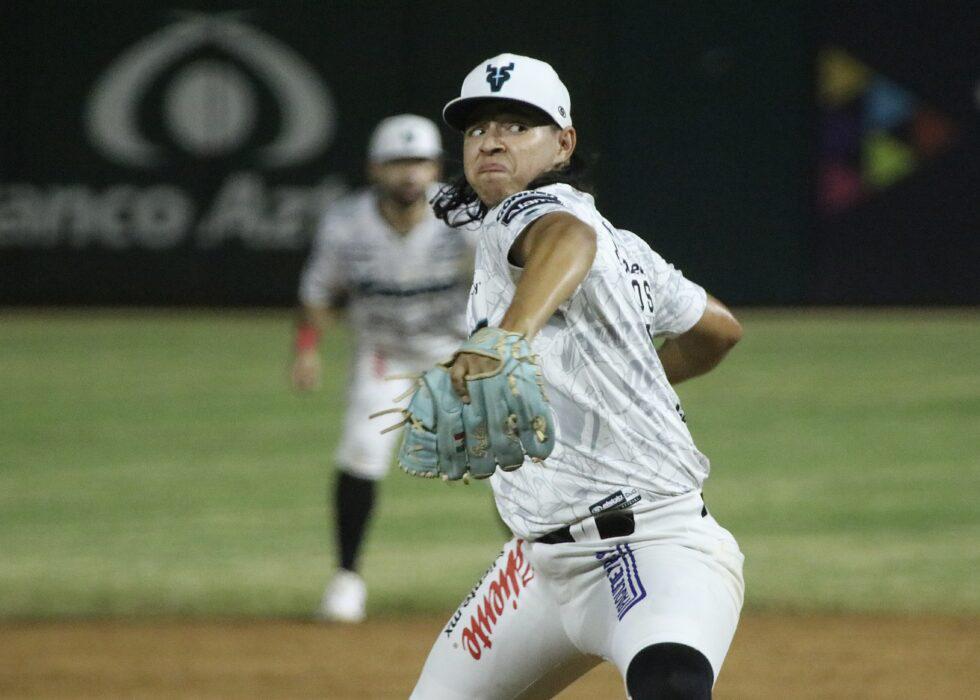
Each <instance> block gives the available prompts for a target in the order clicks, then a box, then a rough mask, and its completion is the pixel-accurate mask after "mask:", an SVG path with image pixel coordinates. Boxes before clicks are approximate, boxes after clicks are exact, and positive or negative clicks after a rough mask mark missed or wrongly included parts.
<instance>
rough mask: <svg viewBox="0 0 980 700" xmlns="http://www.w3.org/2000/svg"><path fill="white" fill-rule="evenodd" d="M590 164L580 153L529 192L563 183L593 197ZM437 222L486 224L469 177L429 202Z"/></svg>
mask: <svg viewBox="0 0 980 700" xmlns="http://www.w3.org/2000/svg"><path fill="white" fill-rule="evenodd" d="M589 170H590V168H589V163H588V162H587V161H586V159H585V158H584V157H582V156H580V155H579V154H578V153H573V154H572V157H571V158H570V159H569V161H568V164H567V165H566V166H565V167H564V168H559V169H557V170H549V171H548V172H546V173H542V174H541V175H540V176H539V177H537V178H536V179H535V180H533V181H531V182H530V183H529V184H528V186H527V189H529V190H534V189H537V188H538V187H544V186H546V185H556V184H558V183H564V184H566V185H571V186H572V187H574V188H575V189H577V190H581V191H582V192H588V193H590V194H591V193H592V184H591V182H590V181H589ZM429 204H431V205H432V211H433V212H435V215H436V218H439V219H442V220H443V221H445V222H446V225H447V226H452V227H454V228H458V227H460V226H465V225H466V224H470V223H473V222H476V221H483V217H485V216H486V215H487V212H488V211H489V209H488V208H487V205H486V204H484V203H483V202H481V201H480V197H479V196H478V195H477V194H476V190H474V189H473V188H472V187H471V186H470V183H469V182H467V181H466V175H464V174H460V175H458V176H456V177H455V178H453V179H452V180H451V181H450V182H449V183H448V184H446V185H443V186H442V187H441V188H440V189H439V191H438V192H436V196H435V197H433V198H432V199H431V200H429Z"/></svg>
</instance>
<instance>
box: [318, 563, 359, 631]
mask: <svg viewBox="0 0 980 700" xmlns="http://www.w3.org/2000/svg"><path fill="white" fill-rule="evenodd" d="M366 604H367V586H365V585H364V579H362V578H361V577H360V576H358V575H357V574H356V573H354V572H353V571H347V570H346V569H340V570H338V571H337V573H336V574H334V577H333V578H332V579H330V582H329V583H328V584H327V587H326V589H325V590H324V591H323V598H322V599H321V600H320V607H319V608H318V609H317V611H316V618H317V619H318V620H323V621H326V622H361V621H363V620H364V615H365V607H366Z"/></svg>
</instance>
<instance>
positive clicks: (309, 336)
mask: <svg viewBox="0 0 980 700" xmlns="http://www.w3.org/2000/svg"><path fill="white" fill-rule="evenodd" d="M319 344H320V331H319V330H317V329H316V328H314V327H313V326H311V325H310V324H308V323H303V324H301V325H299V326H297V327H296V352H303V351H304V350H316V347H317V345H319Z"/></svg>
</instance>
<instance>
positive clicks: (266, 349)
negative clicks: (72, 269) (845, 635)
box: [0, 311, 980, 617]
mask: <svg viewBox="0 0 980 700" xmlns="http://www.w3.org/2000/svg"><path fill="white" fill-rule="evenodd" d="M742 317H743V320H744V325H745V329H746V335H745V339H744V341H743V342H742V344H741V345H740V346H739V347H738V348H737V349H736V351H735V353H734V354H733V356H732V357H731V358H730V359H729V360H728V361H727V362H726V363H725V364H724V365H723V366H722V367H721V368H719V369H718V370H717V371H716V372H715V373H714V374H712V375H710V376H708V377H705V378H702V379H699V380H695V381H693V382H691V383H689V384H686V385H683V386H682V387H681V389H682V391H681V395H682V398H683V400H684V406H685V410H686V412H687V415H688V423H689V425H690V427H691V429H692V432H693V433H694V436H695V439H696V440H697V442H698V444H699V445H700V447H701V448H702V450H703V451H705V452H706V453H707V454H708V455H709V456H710V457H711V458H712V462H713V465H714V471H713V475H712V478H711V480H710V481H709V482H708V485H707V488H706V491H705V495H706V498H707V501H708V504H709V507H710V508H711V509H712V511H713V512H714V514H715V515H716V517H718V519H719V520H720V521H721V522H722V523H723V524H724V525H726V526H727V527H728V528H729V529H731V530H732V531H733V532H734V533H735V535H736V536H737V537H738V539H739V541H740V542H741V544H742V549H743V551H744V552H745V554H746V557H747V563H746V577H747V585H748V591H747V604H748V605H749V606H752V607H754V608H791V609H806V610H827V609H834V610H859V611H875V610H891V611H940V612H970V613H978V612H980V587H978V586H976V585H975V578H976V571H978V570H980V515H978V509H977V508H976V505H975V501H976V494H977V493H978V492H980V437H978V426H980V315H978V314H977V313H976V312H969V311H967V312H956V313H949V312H946V313H944V312H938V311H916V312H871V313H846V312H751V313H750V312H745V313H744V314H742ZM289 336H290V320H289V317H288V315H287V314H286V313H270V312H260V313H255V314H248V313H244V312H236V313H231V314H227V313H226V314H220V313H213V314H212V313H190V314H185V313H178V312H171V313H162V312H155V311H153V312H145V313H137V312H98V313H95V312H82V311H78V312H67V311H66V312H56V313H52V312H36V313H28V312H5V313H2V314H0V446H2V447H0V616H2V617H11V616H17V617H22V616H39V617H44V616H61V615H102V614H185V613H202V614H219V615H238V614H246V615H305V614H307V613H308V612H309V611H310V610H311V609H312V608H313V606H314V605H315V603H316V601H317V599H318V596H319V594H320V591H321V588H322V585H323V582H324V580H325V578H326V576H327V575H328V573H329V571H330V566H331V553H330V548H331V540H330V532H329V530H328V528H327V525H326V519H325V515H324V503H325V500H326V498H325V493H326V484H327V481H328V474H329V466H330V461H331V459H330V457H331V453H332V451H333V448H334V446H335V444H336V441H337V439H338V432H339V426H340V420H341V416H342V412H343V410H344V400H343V391H344V385H345V381H346V378H345V370H344V367H345V363H346V359H347V356H348V349H347V338H346V336H344V337H334V338H332V339H330V341H329V342H328V343H327V344H326V347H325V354H326V356H327V365H328V367H329V368H330V369H331V371H330V372H329V373H328V375H327V378H326V383H325V387H324V389H323V390H322V391H321V392H319V393H318V394H316V395H312V396H298V395H296V394H293V393H292V392H290V391H289V390H288V389H287V383H286V377H287V364H288V360H289ZM501 541H502V535H501V532H500V529H499V526H498V525H497V524H496V522H495V519H494V516H493V514H492V511H491V506H490V495H489V492H488V489H486V487H485V485H481V484H474V485H471V486H469V487H463V486H462V485H459V484H453V485H446V484H442V483H439V482H431V481H427V480H414V479H411V478H409V477H408V476H406V475H404V474H401V473H400V472H396V473H393V474H392V475H391V477H390V478H389V479H388V480H387V481H386V482H385V484H384V487H383V493H382V498H381V502H380V514H379V518H378V520H377V521H376V523H375V526H374V530H373V531H372V535H371V539H370V542H369V544H368V550H367V553H366V557H365V561H364V570H365V574H366V577H367V579H368V582H369V585H370V587H371V589H372V592H373V593H372V598H371V601H370V605H371V608H372V610H373V611H375V612H387V613H392V612H404V611H447V610H448V609H449V608H451V607H452V606H453V605H454V604H455V602H456V601H457V600H458V599H459V598H461V597H462V595H463V594H464V593H465V592H466V591H467V590H468V589H469V587H470V586H471V585H472V583H473V582H474V580H475V578H476V577H477V576H478V575H479V573H480V572H482V571H483V570H484V569H485V568H486V566H487V565H488V564H489V562H490V561H491V559H492V557H493V556H494V554H495V553H496V551H497V549H498V547H499V545H500V543H501Z"/></svg>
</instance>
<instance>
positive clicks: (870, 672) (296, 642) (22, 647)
mask: <svg viewBox="0 0 980 700" xmlns="http://www.w3.org/2000/svg"><path fill="white" fill-rule="evenodd" d="M442 622H443V620H442V619H441V618H435V617H418V618H405V619H376V620H370V621H369V622H367V623H365V624H362V625H358V626H338V625H318V624H314V623H310V622H300V621H278V620H256V621H180V620H167V621H154V620H149V621H145V620H144V621H132V622H128V621H66V622H57V621H52V622H8V623H4V624H3V625H2V626H0V696H3V697H90V698H91V697H151V698H158V697H237V698H258V697H262V698H270V697H327V698H404V697H407V696H408V693H409V691H410V690H411V688H412V685H413V683H414V681H415V678H416V675H417V673H418V671H419V668H420V667H421V665H422V662H423V660H424V658H425V655H426V653H427V651H428V648H429V645H430V643H431V642H432V640H433V639H434V637H435V635H436V634H437V633H438V632H439V630H440V628H441V625H442ZM978 656H980V619H978V618H975V617H974V618H952V617H895V616H891V617H872V616H843V615H840V616H827V615H821V616H816V615H814V616H789V615H776V614H751V615H748V616H746V617H745V618H743V620H742V623H741V626H740V627H739V631H738V634H737V636H736V639H735V642H734V645H733V647H732V651H731V653H730V654H729V657H728V660H727V662H726V664H725V668H724V670H723V672H722V674H721V678H720V679H719V681H718V685H717V687H716V697H718V698H940V697H941V698H951V697H970V696H971V695H972V694H973V693H974V692H976V689H977V688H978V687H980V666H978V665H977V663H976V659H977V658H978ZM559 697H561V698H563V699H564V700H571V699H573V698H576V699H578V698H617V697H625V693H624V692H623V689H622V684H621V682H620V680H619V677H618V675H617V673H616V671H615V669H614V668H613V667H612V666H610V665H608V664H603V665H601V666H600V667H598V668H596V669H594V670H593V671H592V672H590V673H589V674H587V675H586V676H585V677H583V678H581V679H580V680H579V681H577V682H576V683H575V684H573V685H572V686H571V687H570V688H568V689H567V690H566V691H565V692H564V693H563V694H562V695H560V696H559Z"/></svg>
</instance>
